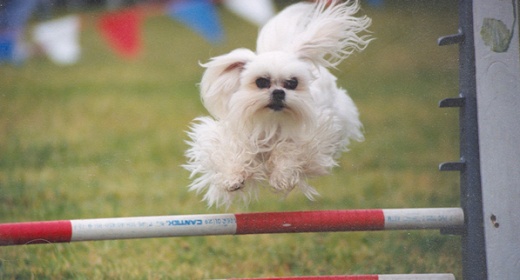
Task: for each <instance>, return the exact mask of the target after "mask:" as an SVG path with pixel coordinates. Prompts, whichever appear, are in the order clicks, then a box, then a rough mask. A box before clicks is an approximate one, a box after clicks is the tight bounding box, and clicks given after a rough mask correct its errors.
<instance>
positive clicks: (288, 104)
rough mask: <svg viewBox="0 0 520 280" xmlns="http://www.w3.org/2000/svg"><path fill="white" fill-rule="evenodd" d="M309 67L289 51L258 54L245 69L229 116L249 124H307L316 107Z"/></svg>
mask: <svg viewBox="0 0 520 280" xmlns="http://www.w3.org/2000/svg"><path fill="white" fill-rule="evenodd" d="M310 66H311V65H309V63H305V62H303V61H301V60H299V59H298V58H297V57H295V56H294V55H292V54H290V53H287V52H269V53H263V54H260V55H257V56H256V57H255V59H253V60H252V61H250V62H248V63H247V64H245V65H244V66H243V70H242V72H241V74H240V77H239V79H240V85H239V87H238V89H237V91H236V92H235V93H233V94H232V96H231V98H230V100H229V104H228V109H229V111H230V113H232V114H233V115H234V117H235V118H248V119H250V121H260V120H261V119H268V120H269V121H270V122H275V123H280V122H291V123H292V124H293V125H295V124H296V123H297V122H305V119H306V117H308V115H309V113H310V112H309V110H311V107H313V104H312V102H313V100H312V96H311V95H310V92H309V85H310V83H311V82H312V75H311V67H310ZM235 113H238V114H235Z"/></svg>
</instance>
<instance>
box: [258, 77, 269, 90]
mask: <svg viewBox="0 0 520 280" xmlns="http://www.w3.org/2000/svg"><path fill="white" fill-rule="evenodd" d="M256 86H257V87H258V88H270V87H271V81H270V80H269V79H268V78H258V79H256Z"/></svg>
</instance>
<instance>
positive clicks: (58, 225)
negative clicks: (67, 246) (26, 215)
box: [0, 221, 72, 246]
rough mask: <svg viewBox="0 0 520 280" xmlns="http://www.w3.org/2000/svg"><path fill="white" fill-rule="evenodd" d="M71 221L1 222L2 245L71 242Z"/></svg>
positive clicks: (0, 237)
mask: <svg viewBox="0 0 520 280" xmlns="http://www.w3.org/2000/svg"><path fill="white" fill-rule="evenodd" d="M71 237H72V224H71V222H70V221H49V222H28V223H11V224H0V246H6V245H22V244H40V243H59V242H70V238H71Z"/></svg>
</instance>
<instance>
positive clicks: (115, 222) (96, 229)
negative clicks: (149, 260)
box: [71, 214, 237, 241]
mask: <svg viewBox="0 0 520 280" xmlns="http://www.w3.org/2000/svg"><path fill="white" fill-rule="evenodd" d="M71 223H72V238H71V241H87V240H114V239H131V238H154V237H175V236H200V235H226V234H235V232H236V229H237V224H236V218H235V215H234V214H209V215H178V216H151V217H131V218H104V219H86V220H71Z"/></svg>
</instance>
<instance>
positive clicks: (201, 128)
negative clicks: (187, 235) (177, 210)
mask: <svg viewBox="0 0 520 280" xmlns="http://www.w3.org/2000/svg"><path fill="white" fill-rule="evenodd" d="M358 10H359V4H358V2H357V1H353V2H338V1H324V0H322V1H317V2H316V3H298V4H294V5H291V6H289V7H287V8H286V9H284V10H283V11H282V12H280V13H279V14H278V15H277V16H275V17H274V18H273V19H271V20H270V21H269V22H268V23H267V24H266V25H265V26H264V27H263V28H262V29H261V31H260V34H259V37H258V41H257V50H256V53H255V52H253V51H251V50H248V49H236V50H234V51H232V52H230V53H228V54H225V55H222V56H218V57H214V58H212V59H211V61H210V62H208V63H206V64H203V66H204V67H205V68H206V71H205V73H204V75H203V77H202V81H201V84H200V90H201V97H202V101H203V104H204V106H205V107H206V109H207V110H208V111H209V113H210V114H211V116H212V117H199V118H197V119H196V120H195V122H194V124H193V125H192V127H191V131H190V132H189V133H188V134H189V137H190V138H191V141H189V142H188V144H189V145H190V146H191V147H190V148H189V149H188V151H187V152H186V156H187V158H188V163H187V164H186V165H185V166H184V167H185V168H186V169H187V170H189V171H191V177H192V178H193V177H197V178H196V179H195V180H194V181H193V182H192V184H191V185H190V190H194V191H196V192H197V193H200V192H202V191H204V190H206V194H205V195H204V199H205V200H206V201H207V203H208V205H209V206H211V205H213V204H216V205H217V207H218V206H222V205H225V206H229V205H230V203H231V202H232V201H233V199H234V198H235V197H236V196H237V195H239V196H240V197H242V198H243V199H244V200H245V201H246V202H247V201H249V199H250V198H251V197H252V196H253V195H254V194H256V192H255V190H256V188H257V186H258V185H259V183H261V182H262V181H267V182H269V184H270V186H271V187H272V189H273V190H275V191H277V192H280V193H283V194H287V193H288V192H290V191H291V190H293V189H294V188H297V189H300V190H301V191H302V192H303V193H304V194H305V195H306V196H307V197H308V198H309V199H312V197H313V196H314V195H316V194H317V192H316V190H315V189H314V188H312V187H311V186H309V185H308V184H307V182H306V181H307V178H309V177H312V176H317V175H325V174H327V173H329V172H330V170H331V169H332V167H334V166H336V165H337V163H336V159H337V157H338V156H339V154H340V153H341V151H344V150H346V147H347V145H348V144H349V142H350V140H356V141H362V140H363V134H362V132H361V127H362V125H361V122H360V121H359V117H358V111H357V108H356V106H355V105H354V102H353V101H352V99H351V98H350V97H349V96H348V95H347V94H346V92H345V90H343V89H340V88H338V87H337V85H336V77H334V76H333V75H332V74H331V73H330V72H329V71H328V70H327V68H330V67H335V66H336V65H338V64H339V63H340V62H341V61H342V60H343V59H344V58H346V57H348V56H349V55H350V54H351V53H352V52H354V51H361V50H363V49H364V48H365V47H366V46H367V44H368V43H369V41H370V40H371V39H370V37H369V36H368V35H358V34H359V33H361V32H363V31H366V29H367V27H368V26H369V25H370V23H371V20H370V18H368V17H366V16H363V17H355V16H353V15H354V14H356V13H357V12H358Z"/></svg>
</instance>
